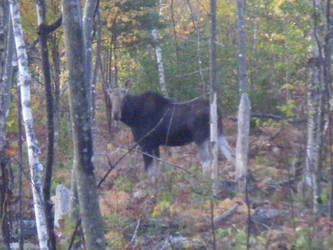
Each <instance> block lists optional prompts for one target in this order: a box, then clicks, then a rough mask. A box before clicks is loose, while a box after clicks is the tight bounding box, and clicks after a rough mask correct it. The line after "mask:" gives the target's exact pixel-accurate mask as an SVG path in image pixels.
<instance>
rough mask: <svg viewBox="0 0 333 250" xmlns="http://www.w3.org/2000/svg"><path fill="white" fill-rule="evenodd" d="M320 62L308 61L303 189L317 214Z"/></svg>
mask: <svg viewBox="0 0 333 250" xmlns="http://www.w3.org/2000/svg"><path fill="white" fill-rule="evenodd" d="M321 85H322V60H321V59H320V58H311V59H310V60H309V82H308V132H307V147H306V162H305V173H304V177H303V185H304V186H303V188H304V191H305V193H311V194H312V201H313V210H314V212H318V205H319V203H318V202H319V198H320V191H321V190H320V174H319V165H320V150H321V144H322V136H321V118H322V87H321Z"/></svg>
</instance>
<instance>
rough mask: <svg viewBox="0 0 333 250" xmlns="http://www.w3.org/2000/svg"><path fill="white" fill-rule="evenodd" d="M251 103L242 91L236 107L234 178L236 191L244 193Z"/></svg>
mask: <svg viewBox="0 0 333 250" xmlns="http://www.w3.org/2000/svg"><path fill="white" fill-rule="evenodd" d="M250 113H251V103H250V99H249V97H248V95H247V93H243V94H242V96H241V99H240V103H239V107H238V130H237V146H236V180H237V185H238V191H239V192H242V193H244V194H245V192H246V183H247V181H246V179H247V178H246V177H247V162H248V149H249V132H250V122H249V121H250V116H251V114H250Z"/></svg>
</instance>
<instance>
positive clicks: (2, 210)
mask: <svg viewBox="0 0 333 250" xmlns="http://www.w3.org/2000/svg"><path fill="white" fill-rule="evenodd" d="M8 7H9V6H8V2H7V1H2V2H1V5H0V20H1V27H2V28H3V30H1V31H0V33H1V37H2V39H1V44H0V53H1V56H0V167H1V169H0V190H1V193H0V214H1V218H0V242H1V243H0V248H1V249H2V248H4V249H5V248H8V249H9V240H10V228H9V223H8V212H9V211H8V210H7V208H8V207H9V206H10V204H8V200H9V199H8V195H9V191H10V190H9V187H8V174H7V173H8V172H9V166H10V165H9V164H10V159H9V157H8V156H7V154H6V152H5V149H6V146H7V133H6V120H7V116H8V112H9V104H10V89H11V86H12V80H13V66H12V60H13V49H14V46H13V43H14V41H13V31H12V26H11V20H10V15H9V14H8ZM6 176H7V177H6ZM2 243H5V244H4V245H2Z"/></svg>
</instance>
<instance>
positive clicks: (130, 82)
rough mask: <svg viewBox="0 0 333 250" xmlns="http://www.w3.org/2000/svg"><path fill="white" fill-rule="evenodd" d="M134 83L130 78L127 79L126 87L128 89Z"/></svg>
mask: <svg viewBox="0 0 333 250" xmlns="http://www.w3.org/2000/svg"><path fill="white" fill-rule="evenodd" d="M132 85H133V82H132V81H131V80H130V79H127V80H126V82H125V84H124V87H125V88H126V89H130V88H131V87H132Z"/></svg>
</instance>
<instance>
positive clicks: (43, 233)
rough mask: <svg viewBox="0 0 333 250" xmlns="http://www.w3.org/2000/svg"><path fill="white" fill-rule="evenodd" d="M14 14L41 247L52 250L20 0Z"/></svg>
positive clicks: (12, 3)
mask: <svg viewBox="0 0 333 250" xmlns="http://www.w3.org/2000/svg"><path fill="white" fill-rule="evenodd" d="M9 4H10V14H11V17H12V24H13V33H14V39H15V45H16V53H17V59H18V69H19V87H20V91H21V103H22V117H23V122H24V128H25V135H26V142H27V150H28V158H29V166H30V174H31V184H32V195H33V202H34V211H35V217H36V226H37V235H38V241H39V247H40V249H43V250H44V249H48V245H47V243H48V234H47V227H46V217H45V210H44V206H45V203H44V198H43V190H42V181H41V171H42V170H43V165H42V164H41V163H40V162H39V158H38V155H39V154H40V149H39V146H38V141H37V139H36V136H35V131H34V123H33V116H32V110H31V96H30V84H31V82H32V81H31V76H30V73H29V69H28V60H27V53H26V49H25V43H24V40H23V31H22V25H21V16H20V10H19V6H18V3H17V1H16V0H9Z"/></svg>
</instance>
